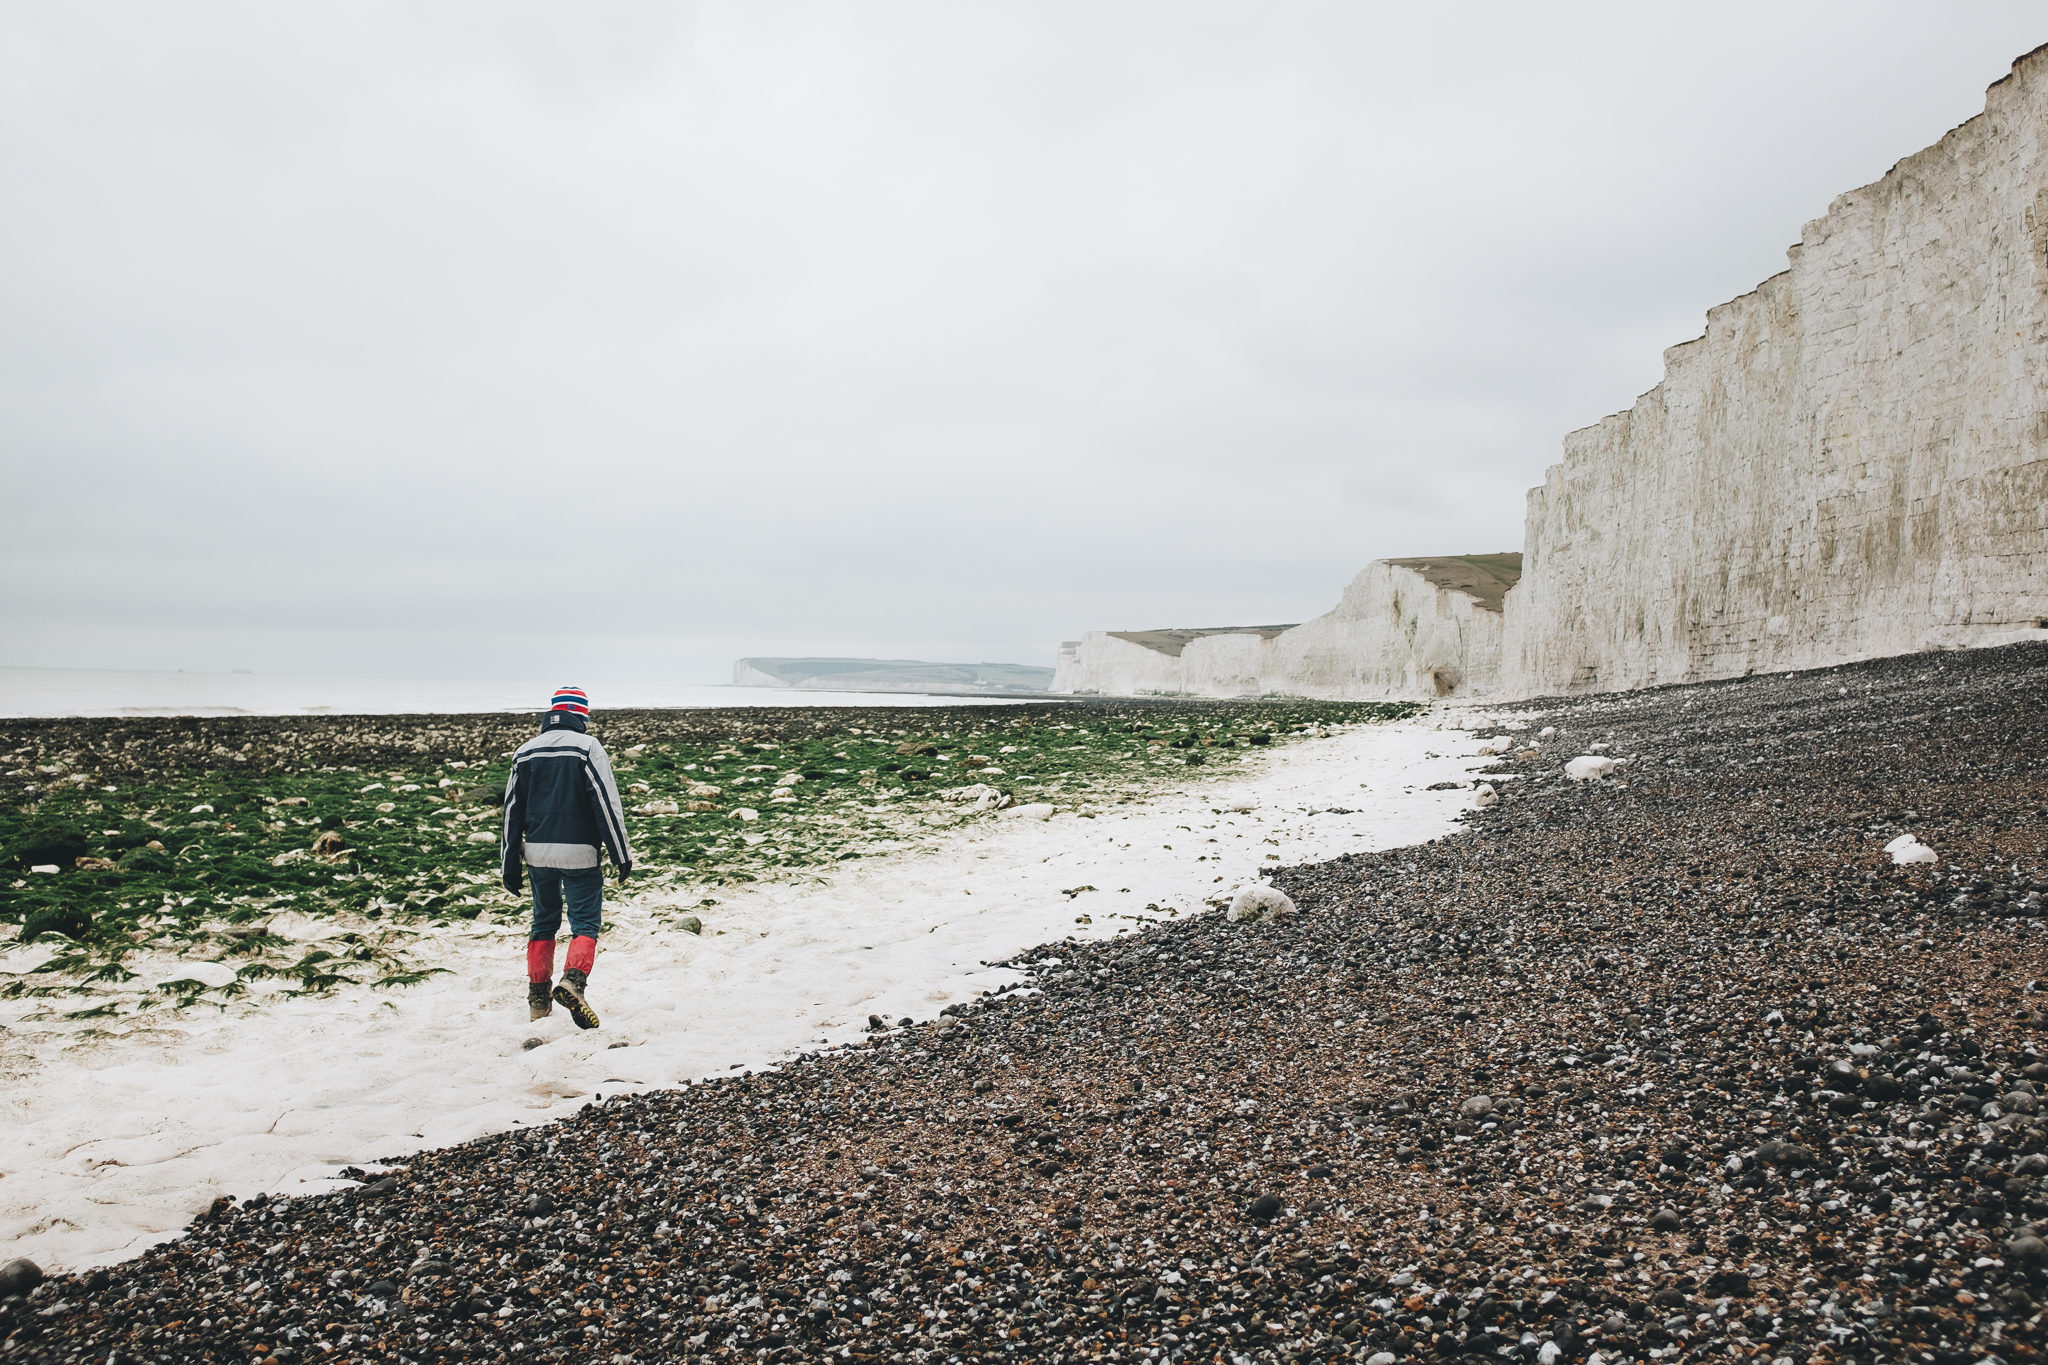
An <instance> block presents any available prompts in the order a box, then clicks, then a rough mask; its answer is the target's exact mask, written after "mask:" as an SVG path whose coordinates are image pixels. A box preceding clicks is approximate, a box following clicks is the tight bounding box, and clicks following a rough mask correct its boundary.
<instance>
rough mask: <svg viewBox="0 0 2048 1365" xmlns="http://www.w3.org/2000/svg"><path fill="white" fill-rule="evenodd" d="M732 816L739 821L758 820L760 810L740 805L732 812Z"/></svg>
mask: <svg viewBox="0 0 2048 1365" xmlns="http://www.w3.org/2000/svg"><path fill="white" fill-rule="evenodd" d="M732 818H733V819H735V820H741V821H745V820H758V819H760V818H761V812H759V811H757V810H755V809H754V808H753V807H751V806H741V807H740V808H739V809H738V810H736V811H734V812H733V813H732Z"/></svg>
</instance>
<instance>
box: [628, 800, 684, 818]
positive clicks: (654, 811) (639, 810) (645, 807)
mask: <svg viewBox="0 0 2048 1365" xmlns="http://www.w3.org/2000/svg"><path fill="white" fill-rule="evenodd" d="M682 809H683V808H682V807H681V806H679V805H677V804H676V803H675V802H673V801H645V802H642V803H641V804H640V805H637V806H635V807H633V814H635V815H679V814H681V813H682Z"/></svg>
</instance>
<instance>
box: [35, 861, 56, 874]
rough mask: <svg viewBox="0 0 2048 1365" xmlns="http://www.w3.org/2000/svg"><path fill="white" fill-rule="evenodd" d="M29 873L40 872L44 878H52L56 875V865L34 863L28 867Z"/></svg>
mask: <svg viewBox="0 0 2048 1365" xmlns="http://www.w3.org/2000/svg"><path fill="white" fill-rule="evenodd" d="M29 871H31V872H41V873H43V874H44V875H46V876H51V877H54V876H56V875H57V865H56V864H55V863H35V864H32V865H31V866H30V867H29Z"/></svg>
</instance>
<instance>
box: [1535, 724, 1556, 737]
mask: <svg viewBox="0 0 2048 1365" xmlns="http://www.w3.org/2000/svg"><path fill="white" fill-rule="evenodd" d="M1556 734H1557V727H1556V726H1555V725H1546V726H1544V727H1543V728H1542V729H1541V730H1538V731H1537V732H1536V738H1538V739H1551V738H1554V737H1555V736H1556Z"/></svg>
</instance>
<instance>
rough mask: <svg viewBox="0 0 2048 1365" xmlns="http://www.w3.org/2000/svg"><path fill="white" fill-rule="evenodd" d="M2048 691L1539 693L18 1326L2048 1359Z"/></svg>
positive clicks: (171, 1345) (1014, 1351) (1925, 673)
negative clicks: (1281, 833) (1401, 800)
mask: <svg viewBox="0 0 2048 1365" xmlns="http://www.w3.org/2000/svg"><path fill="white" fill-rule="evenodd" d="M2044 703H2048V649H2044V648H2043V647H2040V646H2034V645H2025V646H2016V647H2011V648H2005V649H1996V650H1986V651H1982V652H1976V653H1942V654H1921V655H1914V656H1908V657H1904V658H1897V659H1890V660H1882V661H1876V662H1870V663H1863V664H1855V665H1849V666H1845V667H1840V668H1833V669H1826V670H1820V671H1815V672H1809V673H1803V674H1794V675H1782V676H1760V677H1752V678H1747V679H1743V680H1740V681H1734V682H1727V683H1716V684H1707V685H1699V686H1691V687H1682V688H1669V689H1662V690H1657V691H1649V692H1637V693H1629V694H1623V695H1612V696H1600V697H1591V698H1584V699H1577V700H1568V701H1559V702H1549V703H1528V704H1524V705H1522V706H1520V707H1518V708H1515V710H1514V711H1513V712H1512V713H1511V716H1512V718H1507V716H1508V714H1509V713H1503V716H1504V719H1506V724H1505V726H1504V727H1503V728H1501V729H1500V730H1498V732H1497V734H1498V738H1499V739H1500V740H1501V741H1504V742H1503V743H1501V744H1500V745H1499V747H1500V748H1502V749H1503V750H1505V752H1504V753H1502V755H1501V756H1500V757H1499V758H1498V759H1497V760H1496V762H1495V768H1496V771H1495V772H1494V773H1493V774H1492V775H1491V776H1492V779H1493V780H1494V782H1495V785H1496V786H1497V787H1498V788H1499V790H1500V791H1501V793H1502V796H1501V799H1500V800H1499V801H1498V802H1496V803H1494V804H1492V805H1490V806H1487V807H1486V808H1484V809H1480V810H1476V811H1474V812H1473V813H1472V814H1471V815H1470V816H1469V817H1468V824H1467V827H1466V828H1465V829H1464V830H1463V831H1462V832H1460V833H1458V834H1456V835H1453V836H1451V837H1448V838H1443V839H1439V840H1436V841H1435V842H1432V843H1429V844H1426V845H1423V846H1420V847H1415V848H1408V849H1402V850H1395V851H1388V852H1380V853H1368V854H1361V855H1356V856H1351V857H1345V858H1340V859H1337V860H1335V861H1329V862H1322V863H1317V864H1310V865H1300V866H1289V867H1285V868H1281V869H1279V870H1276V871H1274V872H1273V873H1272V874H1271V877H1270V881H1271V884H1272V885H1273V886H1274V887H1276V888H1278V889H1279V890H1281V891H1283V892H1285V893H1286V894H1287V895H1288V896H1289V897H1291V899H1292V901H1293V902H1294V904H1295V905H1296V906H1297V907H1298V913H1297V914H1295V915H1292V916H1286V917H1280V918H1274V919H1269V920H1265V921H1261V922H1245V923H1233V922H1231V921H1229V920H1228V919H1227V918H1226V917H1225V916H1224V915H1222V914H1203V915H1197V916H1188V917H1182V918H1178V919H1175V920H1171V921H1162V922H1158V923H1155V924H1152V925H1149V926H1147V927H1146V928H1145V929H1144V930H1143V931H1142V932H1137V933H1131V934H1127V935H1125V936H1122V937H1119V938H1113V939H1104V940H1100V941H1094V942H1088V943H1079V942H1072V943H1053V944H1048V945H1046V946H1044V947H1042V948H1040V949H1037V950H1035V951H1033V952H1030V953H1027V954H1024V955H1023V956H1021V957H1019V958H1017V959H1016V960H1015V961H1014V962H1012V963H1011V964H1009V965H1011V966H1013V967H1016V968H1019V969H1023V970H1025V971H1028V973H1029V974H1030V981H1031V986H1030V987H1028V988H1024V989H1010V990H1005V991H1001V992H999V993H994V994H991V995H988V996H985V997H982V998H980V999H978V1000H975V1001H972V1002H969V1003H963V1004H958V1005H955V1006H953V1007H951V1008H950V1009H949V1010H948V1011H947V1012H946V1013H945V1014H944V1015H942V1016H941V1017H939V1018H936V1019H929V1020H917V1021H913V1022H910V1023H907V1024H905V1023H903V1022H902V1021H898V1020H886V1021H884V1020H878V1021H877V1025H878V1031H877V1032H876V1033H875V1034H874V1035H873V1036H872V1037H871V1038H870V1039H869V1040H868V1041H866V1043H865V1044H863V1045H859V1046H853V1047H844V1048H834V1049H830V1050H827V1051H823V1052H818V1053H815V1054H812V1055H806V1056H804V1057H801V1058H799V1059H796V1060H793V1061H792V1062H790V1063H789V1064H787V1065H783V1066H779V1067H773V1068H768V1069H764V1070H760V1071H755V1072H750V1073H747V1074H743V1075H737V1076H733V1077H730V1078H726V1079H720V1080H716V1081H712V1082H709V1083H704V1084H696V1085H691V1086H688V1087H687V1088H678V1089H670V1090H663V1091H650V1092H647V1093H641V1094H636V1095H630V1096H624V1097H611V1098H607V1099H605V1100H603V1101H602V1102H599V1103H595V1104H591V1105H589V1106H587V1107H584V1108H583V1109H581V1110H580V1111H579V1112H578V1113H576V1114H575V1115H574V1116H573V1117H571V1118H568V1119H565V1120H562V1121H559V1122H556V1123H552V1124H549V1125H546V1126H543V1127H537V1128H533V1129H529V1130H525V1131H520V1132H516V1133H505V1134H499V1135H494V1136H488V1137H484V1138H480V1139H478V1140H476V1141H473V1142H469V1143H466V1144H464V1145H461V1146H456V1147H452V1148H447V1149H444V1150H438V1151H429V1152H420V1153H417V1154H414V1155H412V1156H410V1157H409V1158H407V1159H406V1160H404V1161H403V1162H396V1163H391V1164H389V1165H387V1166H384V1167H380V1168H377V1169H365V1170H362V1171H358V1172H355V1173H354V1174H357V1175H360V1176H361V1177H362V1179H361V1183H360V1184H359V1185H358V1186H356V1187H355V1188H352V1189H348V1190H344V1191H335V1192H330V1193H324V1194H320V1195H317V1196H314V1197H310V1198H304V1199H297V1200H269V1199H262V1198H258V1199H252V1200H248V1201H245V1202H236V1201H233V1200H229V1199H223V1200H222V1201H220V1202H219V1203H218V1204H217V1205H216V1206H215V1207H214V1208H213V1209H212V1210H211V1211H210V1212H209V1213H208V1214H207V1215H205V1216H204V1217H202V1218H200V1219H199V1220H197V1221H195V1223H194V1225H193V1226H192V1227H191V1229H190V1230H189V1231H188V1232H187V1233H186V1235H185V1236H183V1237H182V1238H180V1239H178V1240H177V1241H175V1242H172V1243H169V1244H167V1245H164V1246H161V1247H159V1248H157V1249H155V1250H152V1251H150V1252H149V1253H148V1254H146V1255H143V1256H141V1257H138V1258H136V1259H134V1260H131V1261H128V1262H125V1263H122V1264H120V1265H117V1266H114V1267H111V1268H108V1269H104V1270H99V1271H95V1272H92V1273H91V1274H90V1275H83V1276H55V1277H50V1278H45V1279H43V1280H41V1282H40V1283H35V1284H33V1285H32V1286H31V1284H30V1283H29V1282H30V1281H33V1280H34V1279H35V1275H34V1274H33V1273H32V1272H31V1271H29V1270H28V1269H27V1268H25V1267H18V1266H17V1267H14V1268H11V1269H10V1270H9V1271H8V1272H6V1273H7V1275H8V1276H9V1277H10V1279H9V1284H8V1288H9V1289H10V1290H11V1291H14V1292H13V1296H12V1297H10V1298H8V1299H7V1300H6V1301H5V1310H4V1311H5V1318H4V1323H0V1331H4V1332H5V1333H6V1337H5V1343H6V1344H5V1348H4V1350H5V1356H4V1358H7V1359H19V1360H34V1361H51V1362H57V1361H67V1362H68V1361H81V1362H82V1361H88V1360H90V1361H108V1360H112V1361H126V1360H136V1361H156V1360H160V1361H185V1360H220V1361H246V1360H252V1359H270V1360H336V1361H339V1360H394V1361H395V1360H407V1361H429V1360H431V1361H449V1360H478V1361H500V1360H504V1361H511V1360H547V1361H555V1360H562V1361H568V1360H577V1361H584V1360H600V1361H626V1360H632V1361H668V1360H772V1361H797V1360H823V1359H827V1358H831V1359H847V1360H883V1361H897V1360H909V1361H920V1362H926V1361H930V1362H937V1361H953V1360H1033V1361H1072V1360H1117V1361H1137V1360H1166V1361H1184V1360H1185V1361H1193V1360H1200V1361H1228V1362H1236V1361H1288V1362H1292V1361H1308V1360H1333V1359H1343V1360H1358V1361H1371V1362H1377V1365H1388V1363H1389V1362H1394V1361H1400V1362H1407V1361H1435V1360H1450V1361H1456V1360H1480V1359H1485V1360H1493V1359H1502V1358H1507V1359H1518V1360H1532V1361H1538V1362H1543V1365H1556V1362H1559V1361H1568V1362H1583V1361H1593V1360H1598V1361H1601V1362H1607V1363H1608V1365H1611V1363H1612V1362H1617V1361H1642V1360H1707V1359H1716V1360H1718V1359H1731V1360H1733V1359H1757V1360H1768V1361H1774V1362H1775V1361H1794V1362H1801V1363H1802V1365H1804V1363H1805V1362H1813V1361H1820V1362H1849V1361H1858V1362H1890V1361H1924V1362H1928V1365H1973V1363H1974V1362H1979V1361H1985V1360H1994V1361H2000V1362H2019V1361H2030V1360H2035V1359H2038V1358H2039V1355H2040V1348H2041V1344H2042V1342H2043V1339H2044V1333H2043V1331H2042V1322H2043V1319H2042V1317H2041V1312H2042V1304H2043V1296H2044V1294H2048V1275H2044V1271H2048V1243H2044V1241H2043V1239H2042V1238H2041V1237H2040V1236H2039V1235H2038V1233H2037V1228H2036V1225H2035V1221H2034V1220H2037V1219H2042V1218H2048V1202H2044V1198H2043V1192H2042V1189H2041V1180H2042V1176H2043V1175H2044V1173H2048V1132H2044V1128H2043V1126H2042V1117H2041V1109H2040V1106H2041V1103H2042V1101H2041V1100H2040V1099H2039V1098H2038V1097H2037V1096H2038V1095H2039V1094H2040V1092H2042V1091H2043V1090H2048V1043H2044V1041H2043V1039H2042V1035H2041V1029H2042V1025H2043V1022H2044V1014H2043V1012H2042V1007H2043V1005H2044V1004H2048V994H2042V993H2041V992H2042V991H2043V990H2048V981H2043V980H2041V979H2040V978H2048V954H2044V950H2043V941H2042V930H2043V928H2044V918H2043V910H2042V903H2041V902H2042V895H2043V893H2044V891H2048V881H2044V880H2043V866H2042V864H2043V811H2044V806H2048V791H2044V785H2048V783H2044V778H2043V774H2042V770H2041V766H2040V761H2039V756H2038V755H2039V750H2040V745H2041V738H2042V720H2041V716H2042V714H2043V708H2044ZM1580 757H1594V758H1613V759H1619V760H1623V762H1621V763H1619V764H1618V765H1616V766H1612V767H1609V768H1608V769H1607V771H1606V772H1605V774H1604V775H1596V776H1593V777H1591V778H1590V779H1588V780H1583V781H1578V780H1571V779H1569V778H1567V777H1566V775H1565V773H1564V769H1565V766H1566V764H1567V762H1568V761H1569V760H1572V759H1574V758H1580ZM1606 766H1607V765H1605V764H1602V763H1593V764H1589V765H1579V767H1580V770H1581V771H1584V770H1585V769H1586V768H1588V767H1590V768H1593V769H1600V768H1602V767H1606ZM1909 834H1910V835H1913V836H1915V838H1916V839H1917V840H1918V841H1919V843H1921V844H1923V845H1924V846H1925V847H1927V848H1929V849H1931V850H1932V851H1933V857H1934V859H1935V861H1932V862H1928V861H1912V860H1909V861H1905V862H1895V861H1894V857H1893V856H1892V855H1891V854H1888V853H1887V852H1886V846H1887V845H1888V844H1892V843H1894V841H1895V840H1897V839H1899V837H1900V836H1903V835H1909ZM1905 851H1906V853H1907V854H1908V855H1910V854H1911V846H1910V845H1908V846H1905ZM1915 856H1917V855H1915ZM22 1291H26V1292H22Z"/></svg>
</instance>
